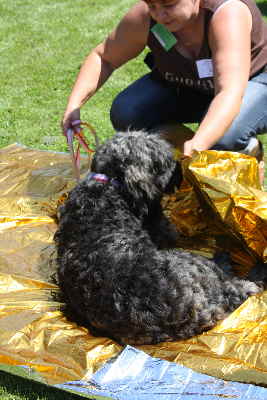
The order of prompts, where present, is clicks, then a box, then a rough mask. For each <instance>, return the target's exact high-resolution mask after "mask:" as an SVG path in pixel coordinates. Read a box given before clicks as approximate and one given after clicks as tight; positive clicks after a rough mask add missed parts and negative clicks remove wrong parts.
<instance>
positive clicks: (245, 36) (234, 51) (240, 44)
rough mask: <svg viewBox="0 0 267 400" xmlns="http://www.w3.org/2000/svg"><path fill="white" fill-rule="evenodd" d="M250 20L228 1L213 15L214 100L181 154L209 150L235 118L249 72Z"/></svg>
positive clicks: (237, 4) (241, 8)
mask: <svg viewBox="0 0 267 400" xmlns="http://www.w3.org/2000/svg"><path fill="white" fill-rule="evenodd" d="M251 25H252V17H251V14H250V11H249V9H248V8H247V6H246V5H245V4H243V3H241V2H235V1H232V2H229V4H227V5H225V6H224V7H222V9H220V10H218V12H217V13H216V14H215V15H214V17H213V18H212V20H211V24H210V31H209V41H210V47H211V50H212V54H213V66H214V83H215V97H214V99H213V101H212V102H211V104H210V107H209V109H208V112H207V114H206V116H205V118H204V119H203V121H202V122H201V124H200V125H199V128H198V130H197V132H196V134H195V136H194V137H193V139H192V140H190V141H187V142H186V143H185V146H184V153H185V154H186V155H191V154H192V151H193V150H194V149H195V150H207V149H209V148H210V147H212V146H213V145H214V144H215V143H216V142H217V141H218V140H219V139H220V138H221V137H222V136H223V135H224V133H225V132H226V130H227V129H228V128H229V127H230V125H231V123H232V121H233V120H234V118H235V117H236V116H237V114H238V112H239V110H240V106H241V101H242V97H243V95H244V91H245V88H246V86H247V82H248V79H249V71H250V41H251V39H250V33H251Z"/></svg>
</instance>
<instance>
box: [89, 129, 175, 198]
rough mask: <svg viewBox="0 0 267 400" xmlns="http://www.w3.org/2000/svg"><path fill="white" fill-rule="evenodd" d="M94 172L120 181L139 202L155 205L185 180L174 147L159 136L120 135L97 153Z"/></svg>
mask: <svg viewBox="0 0 267 400" xmlns="http://www.w3.org/2000/svg"><path fill="white" fill-rule="evenodd" d="M92 171H93V172H96V173H101V174H105V175H107V176H108V177H109V178H114V179H116V180H117V181H118V182H119V183H120V184H121V186H122V187H124V188H125V189H126V191H127V192H128V193H129V194H130V195H131V196H133V197H134V199H135V200H136V201H138V200H142V201H149V200H150V201H153V200H155V199H158V198H160V197H161V196H162V194H163V193H168V192H171V191H173V190H174V187H175V186H179V185H180V183H181V180H182V172H181V167H180V164H178V163H177V162H176V161H175V160H174V159H173V152H172V149H171V145H170V144H169V143H168V142H166V140H164V139H163V138H162V137H160V135H158V134H148V133H146V132H144V131H129V132H119V133H116V134H115V135H114V136H113V137H112V138H111V139H110V140H108V141H106V142H105V143H104V144H103V145H102V146H101V147H100V148H99V149H98V150H97V152H96V154H95V155H94V158H93V161H92Z"/></svg>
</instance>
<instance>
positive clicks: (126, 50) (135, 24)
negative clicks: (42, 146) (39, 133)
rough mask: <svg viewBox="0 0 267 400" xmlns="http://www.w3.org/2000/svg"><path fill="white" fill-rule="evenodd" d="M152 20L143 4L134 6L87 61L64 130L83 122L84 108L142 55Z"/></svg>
mask: <svg viewBox="0 0 267 400" xmlns="http://www.w3.org/2000/svg"><path fill="white" fill-rule="evenodd" d="M148 31H149V18H148V14H147V11H146V6H145V4H144V3H143V2H139V3H137V4H136V5H134V6H133V7H132V8H131V9H130V11H129V12H128V13H127V14H126V15H125V16H124V17H123V19H122V20H121V21H120V23H119V25H118V26H117V27H116V29H115V30H114V31H113V32H112V33H111V34H110V35H109V36H108V37H107V38H106V40H105V41H104V42H102V43H101V44H99V45H98V46H97V47H96V48H94V49H93V50H92V51H91V53H90V54H89V55H88V56H87V58H86V59H85V61H84V63H83V65H82V67H81V69H80V72H79V74H78V77H77V79H76V82H75V84H74V87H73V89H72V92H71V95H70V97H69V100H68V105H67V108H66V111H65V114H64V117H63V121H62V126H63V131H64V132H66V131H67V129H68V128H69V127H70V124H71V121H73V120H75V119H79V115H80V108H81V106H82V105H83V104H85V103H86V101H87V100H89V99H90V98H91V97H92V96H93V95H94V94H95V93H96V91H97V90H98V89H99V88H100V87H101V86H102V85H103V84H104V83H105V82H106V81H107V79H108V78H109V77H110V75H111V74H112V72H113V71H114V70H115V69H117V68H119V67H120V66H121V65H123V64H125V63H126V62H127V61H129V60H131V59H133V58H135V57H136V56H138V54H140V53H141V52H142V51H143V49H144V47H145V45H146V41H147V35H148Z"/></svg>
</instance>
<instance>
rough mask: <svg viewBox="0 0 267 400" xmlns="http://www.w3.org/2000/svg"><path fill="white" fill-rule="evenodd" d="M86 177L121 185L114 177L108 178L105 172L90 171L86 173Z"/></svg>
mask: <svg viewBox="0 0 267 400" xmlns="http://www.w3.org/2000/svg"><path fill="white" fill-rule="evenodd" d="M87 179H88V180H90V179H93V180H95V181H97V182H102V183H108V182H110V183H112V184H113V185H114V186H121V184H120V183H119V182H118V181H117V180H116V179H114V178H111V179H110V178H109V177H108V176H107V175H105V174H97V173H95V172H91V173H90V174H88V176H87Z"/></svg>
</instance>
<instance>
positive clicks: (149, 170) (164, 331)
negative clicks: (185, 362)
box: [55, 132, 262, 344]
mask: <svg viewBox="0 0 267 400" xmlns="http://www.w3.org/2000/svg"><path fill="white" fill-rule="evenodd" d="M92 171H94V172H96V173H101V174H106V175H107V176H108V177H109V178H110V180H109V182H108V183H102V182H98V181H95V180H94V179H89V178H88V177H87V178H85V179H84V180H83V181H82V182H80V183H79V184H78V185H77V186H76V187H75V188H74V189H73V190H72V191H71V193H70V195H69V198H68V200H67V201H66V203H65V205H64V206H63V207H62V210H61V215H60V221H59V227H58V231H57V232H56V235H55V241H56V244H57V250H58V257H57V262H58V284H59V286H60V289H61V293H62V296H63V299H64V302H65V303H66V312H68V314H67V315H69V316H70V317H71V318H72V319H74V320H75V321H76V322H78V323H79V324H82V325H84V326H86V327H88V328H89V329H90V330H91V332H92V333H94V334H101V335H103V334H104V335H108V336H110V337H112V338H114V339H116V340H118V341H119V342H120V343H130V344H145V343H146V344H149V343H157V342H161V341H173V340H176V339H185V338H189V337H191V336H194V335H196V334H198V333H201V332H202V331H203V330H207V329H209V328H211V327H213V326H214V325H215V324H216V322H217V321H218V320H221V319H223V318H225V316H226V315H227V314H228V313H230V312H231V311H233V310H234V309H236V308H237V307H238V306H239V305H240V304H241V303H242V302H244V300H246V299H247V298H248V296H250V295H253V294H256V293H259V292H260V291H261V290H262V289H261V287H260V285H257V284H256V283H253V282H250V281H248V280H242V279H239V278H237V277H231V276H229V275H227V274H226V273H224V272H223V271H222V270H221V269H220V268H219V267H218V266H217V265H216V264H215V263H214V262H212V261H210V260H208V259H205V258H204V257H201V256H197V255H192V254H191V253H188V252H185V251H178V250H173V249H172V250H162V248H164V247H174V243H175V235H174V230H173V228H172V226H171V225H170V224H169V223H168V222H167V221H166V219H165V217H164V215H163V213H162V209H161V205H160V201H161V198H162V195H163V193H166V192H167V191H170V190H173V188H174V186H175V185H177V184H179V180H180V179H181V171H180V169H179V165H178V164H177V163H176V162H175V161H174V160H173V156H172V151H171V148H170V145H169V144H167V143H166V142H165V141H164V140H163V139H161V138H160V137H159V136H158V135H148V134H145V133H144V132H128V133H127V134H126V133H117V134H115V135H114V136H113V137H112V139H111V140H109V141H107V142H106V143H105V144H104V145H102V146H101V148H100V149H99V150H98V151H97V152H96V154H95V156H94V159H93V163H92ZM112 178H114V179H115V180H116V182H115V183H114V182H112ZM177 179H178V181H177Z"/></svg>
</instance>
